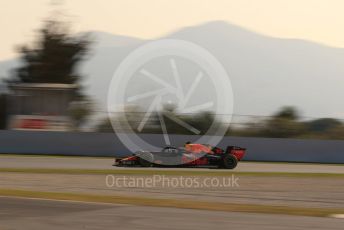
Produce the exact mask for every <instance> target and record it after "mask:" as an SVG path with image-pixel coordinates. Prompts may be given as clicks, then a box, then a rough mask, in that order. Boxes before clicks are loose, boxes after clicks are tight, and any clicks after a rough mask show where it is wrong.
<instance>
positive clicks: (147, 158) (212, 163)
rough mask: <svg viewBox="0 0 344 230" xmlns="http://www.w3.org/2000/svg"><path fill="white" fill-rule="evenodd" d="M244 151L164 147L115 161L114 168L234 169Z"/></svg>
mask: <svg viewBox="0 0 344 230" xmlns="http://www.w3.org/2000/svg"><path fill="white" fill-rule="evenodd" d="M245 152H246V149H245V148H241V147H237V146H228V147H227V148H226V151H225V150H223V149H221V148H218V147H213V146H210V145H206V144H190V143H187V144H186V145H185V147H181V148H175V147H171V146H168V147H165V148H163V149H162V150H161V151H159V152H149V151H138V152H136V153H134V154H133V155H132V156H129V157H126V158H122V159H121V158H120V159H115V163H114V166H141V167H152V166H156V167H168V166H170V167H171V166H173V167H217V168H224V169H234V168H235V167H236V166H237V164H238V161H240V160H241V159H242V158H243V157H244V155H245Z"/></svg>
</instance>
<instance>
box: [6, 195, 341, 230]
mask: <svg viewBox="0 0 344 230" xmlns="http://www.w3.org/2000/svg"><path fill="white" fill-rule="evenodd" d="M0 204H1V205H0V229H1V230H21V229H25V230H40V229H49V230H57V229H74V230H79V229H80V230H81V229H125V230H128V229H142V230H146V229H147V230H148V229H149V230H152V229H159V230H160V229H197V230H203V229H207V230H208V229H245V230H251V229H252V230H253V229H254V230H261V229H264V230H265V229H274V230H275V229H278V230H284V229H286V230H289V229H295V230H298V229H302V230H307V229H312V230H316V229H321V230H323V229H338V230H339V229H340V230H342V229H343V224H344V220H341V219H334V218H326V217H302V216H287V215H268V214H254V213H234V212H217V211H202V210H189V209H177V208H159V207H142V206H132V205H114V204H99V203H84V202H70V201H68V202H67V201H52V200H42V199H26V198H7V197H0Z"/></svg>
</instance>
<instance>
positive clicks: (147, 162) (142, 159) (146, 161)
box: [138, 152, 154, 167]
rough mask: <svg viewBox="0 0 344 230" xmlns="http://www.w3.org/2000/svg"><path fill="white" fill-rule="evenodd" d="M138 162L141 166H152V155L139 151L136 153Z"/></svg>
mask: <svg viewBox="0 0 344 230" xmlns="http://www.w3.org/2000/svg"><path fill="white" fill-rule="evenodd" d="M138 157H139V163H140V165H141V166H142V167H152V166H153V162H154V156H153V154H152V153H150V152H141V153H140V154H138Z"/></svg>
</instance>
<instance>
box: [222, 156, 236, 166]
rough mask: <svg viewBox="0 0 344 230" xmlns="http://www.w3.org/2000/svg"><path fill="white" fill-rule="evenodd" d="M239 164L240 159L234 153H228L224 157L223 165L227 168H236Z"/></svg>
mask: <svg viewBox="0 0 344 230" xmlns="http://www.w3.org/2000/svg"><path fill="white" fill-rule="evenodd" d="M237 165H238V159H237V158H236V157H235V156H234V155H232V154H227V155H226V156H225V157H224V158H223V159H222V165H221V166H222V167H223V168H225V169H234V168H235V167H236V166H237Z"/></svg>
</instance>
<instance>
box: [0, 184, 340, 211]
mask: <svg viewBox="0 0 344 230" xmlns="http://www.w3.org/2000/svg"><path fill="white" fill-rule="evenodd" d="M0 195H1V196H10V197H25V198H43V199H54V200H68V201H84V202H99V203H113V204H129V205H140V206H154V207H170V208H185V209H198V210H211V211H226V212H248V213H265V214H286V215H297V216H316V217H325V216H329V215H332V214H334V213H344V209H329V208H303V207H288V206H273V205H256V204H234V203H219V202H207V201H195V200H181V199H178V200H177V199H161V198H147V197H130V196H104V195H90V194H76V193H59V192H44V191H27V190H16V189H0Z"/></svg>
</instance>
